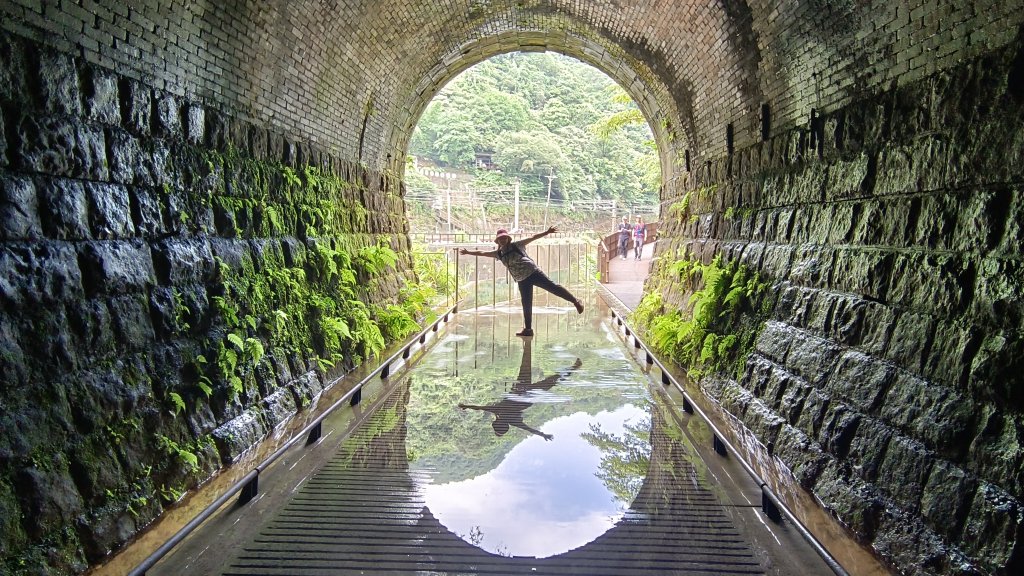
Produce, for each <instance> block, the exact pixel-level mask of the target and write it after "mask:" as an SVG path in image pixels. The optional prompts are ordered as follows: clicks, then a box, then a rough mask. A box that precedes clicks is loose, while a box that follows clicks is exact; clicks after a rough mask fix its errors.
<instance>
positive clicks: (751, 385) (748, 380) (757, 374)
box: [741, 352, 775, 398]
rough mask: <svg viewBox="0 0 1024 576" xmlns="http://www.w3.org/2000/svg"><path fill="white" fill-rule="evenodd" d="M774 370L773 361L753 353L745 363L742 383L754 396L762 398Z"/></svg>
mask: <svg viewBox="0 0 1024 576" xmlns="http://www.w3.org/2000/svg"><path fill="white" fill-rule="evenodd" d="M774 370H775V364H774V363H772V361H771V360H769V359H767V358H765V357H764V356H762V355H761V354H759V353H757V352H752V353H750V354H749V355H748V356H747V359H746V362H745V363H744V366H743V379H742V380H741V381H742V382H743V383H744V385H745V386H746V387H747V389H748V390H750V392H751V393H752V394H753V395H754V396H757V397H759V398H762V397H764V391H765V388H766V387H767V385H768V379H769V378H770V377H771V375H772V372H773V371H774Z"/></svg>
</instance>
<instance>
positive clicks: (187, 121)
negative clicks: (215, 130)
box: [184, 104, 206, 144]
mask: <svg viewBox="0 0 1024 576" xmlns="http://www.w3.org/2000/svg"><path fill="white" fill-rule="evenodd" d="M184 130H185V140H186V141H187V142H188V143H189V144H202V143H203V137H204V134H206V110H205V109H204V108H203V107H202V106H200V105H199V104H187V105H186V106H185V112H184Z"/></svg>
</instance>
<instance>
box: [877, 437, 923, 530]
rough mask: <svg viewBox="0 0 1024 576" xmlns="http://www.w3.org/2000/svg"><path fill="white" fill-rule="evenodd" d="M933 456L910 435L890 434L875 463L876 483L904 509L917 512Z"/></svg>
mask: <svg viewBox="0 0 1024 576" xmlns="http://www.w3.org/2000/svg"><path fill="white" fill-rule="evenodd" d="M933 462H934V457H933V456H932V455H931V453H930V452H929V451H928V449H927V448H926V447H925V446H924V444H921V443H920V442H917V441H916V440H913V439H911V438H907V437H905V436H893V437H892V438H891V439H890V440H889V444H888V447H887V448H886V449H885V455H884V457H883V458H882V461H881V464H880V465H879V467H878V477H877V479H876V483H877V484H878V486H879V487H880V488H881V489H882V490H883V491H884V492H885V493H886V494H888V495H889V497H890V498H892V499H893V500H894V501H896V502H897V503H899V505H900V506H901V507H902V508H903V509H904V510H907V511H910V512H915V513H916V512H918V511H919V510H920V506H921V497H922V495H923V494H924V485H925V482H927V480H928V474H929V472H930V471H931V467H932V464H933Z"/></svg>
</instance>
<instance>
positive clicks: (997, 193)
mask: <svg viewBox="0 0 1024 576" xmlns="http://www.w3.org/2000/svg"><path fill="white" fill-rule="evenodd" d="M1010 203H1011V194H1010V192H1009V191H1008V190H1005V189H1000V190H983V191H977V192H974V193H972V194H971V195H970V196H969V197H967V198H964V199H962V200H961V201H959V202H958V203H957V210H956V227H955V229H954V231H953V234H952V235H951V236H952V237H951V238H950V239H949V241H948V247H949V248H950V249H952V250H956V251H958V252H965V253H978V252H982V253H988V252H990V251H991V250H993V249H995V248H997V247H998V245H999V243H1000V241H1002V240H1003V238H1004V236H1005V234H1004V232H1005V230H1006V227H1007V225H1008V221H1007V216H1008V215H1009V214H1010Z"/></svg>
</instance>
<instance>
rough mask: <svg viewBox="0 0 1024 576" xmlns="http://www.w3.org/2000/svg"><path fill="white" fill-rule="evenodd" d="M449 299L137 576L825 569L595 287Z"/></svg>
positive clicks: (802, 571) (787, 571) (827, 571)
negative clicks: (779, 521) (309, 441)
mask: <svg viewBox="0 0 1024 576" xmlns="http://www.w3.org/2000/svg"><path fill="white" fill-rule="evenodd" d="M534 313H535V320H534V329H535V333H536V335H535V336H534V337H532V338H519V337H516V336H515V335H514V333H515V332H516V331H517V330H518V329H519V328H521V313H520V308H519V307H518V306H516V305H512V306H507V305H499V306H488V307H484V308H480V309H476V310H468V311H463V312H459V313H458V314H455V315H454V316H453V317H452V320H451V321H450V322H449V323H448V324H446V325H443V327H442V328H441V330H440V331H439V332H438V333H437V334H436V335H434V336H433V337H434V338H435V341H434V342H433V343H429V342H428V344H427V346H426V347H425V350H424V351H423V352H421V353H419V354H417V355H415V356H414V357H413V358H411V359H410V362H409V364H408V365H407V366H404V367H402V368H400V369H398V370H396V371H395V372H394V373H393V374H392V376H391V377H390V378H388V379H387V380H384V381H377V382H375V383H374V384H372V385H370V386H368V387H367V388H366V389H365V391H364V395H363V400H362V402H361V403H360V404H359V405H357V406H355V407H353V408H345V409H343V410H340V411H339V413H338V414H336V415H332V416H331V417H329V418H328V419H327V420H326V421H325V422H324V425H325V428H324V437H323V438H321V440H320V441H319V442H317V443H316V444H314V445H311V446H300V447H298V448H295V449H293V451H292V452H293V453H289V454H287V455H286V456H285V457H283V458H282V459H281V460H279V461H278V462H277V463H275V464H274V466H272V467H271V468H270V469H269V470H267V471H266V472H264V473H263V474H262V475H261V478H260V495H259V497H258V498H256V499H255V500H254V501H253V502H250V503H249V504H246V505H244V506H243V505H233V506H229V507H227V508H225V509H224V510H221V511H220V512H219V513H218V514H217V515H216V516H215V517H214V518H212V519H211V520H209V521H207V523H206V524H205V525H204V526H203V527H202V528H201V529H200V530H199V531H198V532H196V533H195V534H194V535H193V536H192V537H190V538H189V539H188V540H187V541H186V542H184V543H183V544H182V545H181V546H179V547H178V549H177V550H176V551H175V552H173V553H172V554H171V555H169V556H168V557H166V558H165V559H164V560H163V561H162V562H161V563H160V564H158V565H157V567H156V568H154V569H153V570H151V571H150V572H149V573H150V574H231V575H243V574H277V575H285V574H287V575H307V574H308V575H319V574H494V575H500V574H579V575H604V574H607V575H618V576H628V575H632V574H645V575H651V574H659V575H660V574H688V575H689V574H801V575H804V574H806V575H813V574H832V571H831V570H830V569H829V568H828V567H827V565H826V564H825V563H824V562H822V561H821V560H820V559H819V558H818V557H817V556H816V555H815V553H814V552H813V550H812V549H811V548H810V547H809V546H808V545H807V544H806V543H805V542H804V541H803V540H802V539H801V538H800V537H799V535H798V534H797V533H796V531H795V530H794V529H793V528H792V527H787V526H786V525H785V524H783V525H776V524H774V523H772V522H771V521H770V520H768V519H767V518H766V517H765V516H764V515H763V514H762V512H761V511H760V508H759V504H760V491H759V489H758V487H757V486H756V485H754V484H753V482H751V481H750V480H749V479H748V478H746V476H745V474H744V473H743V472H742V469H741V468H740V467H739V466H738V465H736V463H733V462H729V461H728V459H727V458H721V457H719V456H716V455H715V454H714V452H713V450H711V447H710V446H711V437H710V432H708V431H707V429H706V427H704V426H703V424H702V423H701V422H699V421H698V420H697V419H696V417H694V416H690V415H687V414H685V413H683V411H682V410H681V409H680V408H679V406H680V405H681V402H682V400H681V398H679V397H678V396H677V395H676V394H675V393H674V392H673V391H672V390H671V389H670V388H669V387H663V386H662V385H661V384H660V383H659V382H658V380H656V379H653V378H651V377H649V375H648V373H647V367H646V365H645V364H644V363H642V362H638V360H637V359H636V358H634V357H633V353H632V351H631V347H629V346H626V345H625V344H624V342H623V340H622V339H621V338H620V336H619V333H618V332H616V329H615V328H614V326H613V323H612V319H611V316H610V314H609V311H608V309H607V308H606V307H605V306H604V304H603V303H602V302H600V301H599V300H598V299H597V298H596V297H595V296H594V295H590V296H589V300H588V301H587V310H586V311H585V312H584V314H583V315H578V314H577V313H576V311H575V310H574V309H573V308H572V307H571V306H568V305H567V304H566V303H565V302H564V301H561V300H558V299H556V298H554V297H550V298H549V297H548V296H547V295H546V294H538V295H537V301H536V302H535V308H534Z"/></svg>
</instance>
